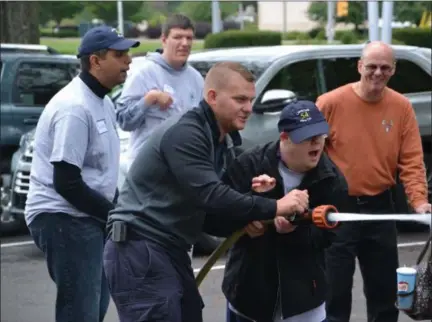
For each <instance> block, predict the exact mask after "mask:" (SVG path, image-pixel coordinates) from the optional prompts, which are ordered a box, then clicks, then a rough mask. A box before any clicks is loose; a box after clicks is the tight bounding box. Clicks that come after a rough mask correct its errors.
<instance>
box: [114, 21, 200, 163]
mask: <svg viewBox="0 0 432 322" xmlns="http://www.w3.org/2000/svg"><path fill="white" fill-rule="evenodd" d="M194 32H195V29H194V26H193V24H192V22H191V20H190V19H189V18H188V17H186V16H183V15H180V14H175V15H173V16H171V17H169V18H168V19H167V21H166V23H165V24H164V26H163V28H162V48H163V51H162V53H160V52H155V53H150V54H148V56H147V59H146V61H145V62H144V64H143V65H142V66H140V67H139V68H137V69H136V70H134V71H132V72H131V74H130V76H129V77H128V78H127V80H126V82H125V84H124V87H123V91H122V94H121V97H120V98H119V100H118V102H117V122H118V124H119V126H120V128H121V129H122V130H123V131H129V132H132V133H131V137H130V142H129V151H128V168H129V166H130V164H131V163H132V161H133V160H134V159H135V157H136V155H137V154H138V151H139V149H140V148H141V146H142V145H143V143H144V142H145V141H146V140H147V138H148V137H149V136H150V134H151V133H152V132H153V131H154V130H155V129H156V128H157V127H158V126H159V125H160V124H161V123H162V122H163V121H165V120H166V119H168V118H170V117H171V116H175V115H178V114H183V113H184V112H185V111H187V110H188V109H190V108H193V107H196V106H198V103H199V102H200V101H201V99H202V92H203V84H204V80H203V78H202V76H201V74H200V73H199V72H198V71H197V70H196V69H194V68H193V67H192V66H190V65H188V64H187V62H186V61H187V59H188V57H189V54H190V51H191V48H192V42H193V38H194Z"/></svg>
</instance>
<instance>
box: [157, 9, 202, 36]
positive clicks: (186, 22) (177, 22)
mask: <svg viewBox="0 0 432 322" xmlns="http://www.w3.org/2000/svg"><path fill="white" fill-rule="evenodd" d="M174 28H179V29H192V31H193V32H195V25H194V24H193V22H192V20H190V19H189V18H188V17H187V16H185V15H182V14H181V13H175V14H173V15H171V16H169V17H168V18H167V20H166V21H165V23H164V24H163V25H162V34H163V35H164V36H165V37H167V36H168V35H169V32H170V31H171V29H174Z"/></svg>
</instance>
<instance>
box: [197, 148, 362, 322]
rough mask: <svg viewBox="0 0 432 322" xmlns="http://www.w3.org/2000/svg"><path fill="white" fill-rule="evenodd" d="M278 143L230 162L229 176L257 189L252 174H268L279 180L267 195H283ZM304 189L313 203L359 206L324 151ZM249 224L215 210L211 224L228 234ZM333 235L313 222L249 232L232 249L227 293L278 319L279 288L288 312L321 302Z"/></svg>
mask: <svg viewBox="0 0 432 322" xmlns="http://www.w3.org/2000/svg"><path fill="white" fill-rule="evenodd" d="M278 147H279V142H272V143H268V144H266V145H263V146H257V147H255V148H252V149H251V150H248V151H246V152H245V153H243V154H242V155H240V156H239V157H238V158H237V159H236V160H235V161H234V162H233V163H232V164H231V166H230V167H229V169H228V171H227V176H226V178H225V180H226V182H227V183H229V184H230V185H231V186H232V187H233V188H235V189H236V190H238V191H239V192H243V193H251V180H252V178H253V177H255V176H258V175H260V174H268V175H270V176H272V177H274V178H275V179H276V181H277V184H276V187H275V188H274V189H273V190H271V191H269V192H267V193H264V194H261V195H264V196H266V197H269V198H273V199H279V198H281V197H282V196H283V195H284V188H283V182H282V178H281V176H280V174H279V171H278V163H279V157H278ZM298 189H307V190H308V192H309V204H310V207H311V208H314V207H316V206H319V205H324V204H331V205H334V206H335V207H336V208H337V209H338V210H339V211H341V212H348V211H351V210H353V208H352V207H353V205H354V204H353V200H352V198H350V197H349V196H348V186H347V183H346V180H345V178H344V177H343V175H342V174H341V172H340V171H339V170H338V169H337V168H336V166H335V165H334V164H333V162H331V161H330V159H329V158H328V157H327V156H326V155H324V154H323V156H322V157H321V160H320V161H319V163H318V166H317V167H316V168H315V169H313V170H311V171H309V172H308V173H307V174H306V175H305V177H304V179H303V181H302V183H301V185H300V187H298ZM246 224H247V222H244V221H243V222H242V221H239V220H236V221H234V220H233V219H232V217H231V218H230V217H229V214H227V215H226V216H223V217H222V216H220V215H219V216H216V215H211V214H210V215H208V216H207V219H206V222H205V230H206V231H207V232H209V233H213V234H215V235H225V236H227V235H229V234H231V233H232V232H233V231H235V230H237V229H239V228H242V227H244V226H246ZM332 236H333V232H332V231H331V230H321V229H319V228H317V227H315V226H313V225H305V226H298V227H297V229H296V230H294V231H293V232H292V233H289V234H278V233H277V232H276V231H275V229H274V227H273V226H271V227H269V229H268V231H267V232H266V233H265V234H264V235H263V236H261V237H257V238H250V237H249V236H247V235H245V236H243V237H242V238H241V239H240V240H239V241H238V242H237V243H236V244H235V245H234V247H233V248H232V249H231V250H230V251H229V254H228V260H227V263H226V268H225V275H224V279H223V283H222V290H223V293H224V294H225V296H226V297H227V299H228V301H229V302H230V303H231V304H232V305H233V306H234V307H235V308H236V309H237V310H238V311H239V312H241V313H242V314H244V315H246V316H248V317H250V318H252V319H253V320H256V321H258V322H270V321H273V315H274V310H275V305H276V301H277V296H278V290H280V296H281V299H282V301H281V303H282V312H283V317H284V318H287V317H290V316H293V315H296V314H300V313H302V312H306V311H308V310H311V309H313V308H315V307H317V306H319V305H320V304H322V303H323V302H324V300H325V293H326V285H325V284H326V281H325V276H324V250H325V248H326V247H328V246H329V245H330V243H331V240H332ZM279 288H280V289H279Z"/></svg>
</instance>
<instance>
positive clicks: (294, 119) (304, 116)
mask: <svg viewBox="0 0 432 322" xmlns="http://www.w3.org/2000/svg"><path fill="white" fill-rule="evenodd" d="M278 128H279V132H286V133H287V134H288V136H289V137H290V139H291V141H293V142H294V143H296V144H298V143H301V142H303V141H305V140H308V139H311V138H312V137H314V136H318V135H323V134H328V132H329V125H328V123H327V121H326V119H325V118H324V115H323V114H322V113H321V112H320V111H319V109H318V107H317V106H316V105H315V103H314V102H311V101H292V102H290V103H289V104H288V105H286V106H285V107H284V109H283V110H282V113H281V116H280V119H279V122H278Z"/></svg>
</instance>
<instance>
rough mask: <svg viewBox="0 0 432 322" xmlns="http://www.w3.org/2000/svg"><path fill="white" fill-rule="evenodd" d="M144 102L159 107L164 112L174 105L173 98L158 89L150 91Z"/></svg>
mask: <svg viewBox="0 0 432 322" xmlns="http://www.w3.org/2000/svg"><path fill="white" fill-rule="evenodd" d="M144 100H145V102H146V104H147V105H158V106H159V107H160V109H162V110H166V109H167V108H168V107H170V106H171V105H172V103H173V98H172V97H171V95H170V94H169V93H167V92H162V91H159V90H156V89H154V90H151V91H149V92H148V93H147V94H146V96H144Z"/></svg>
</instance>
